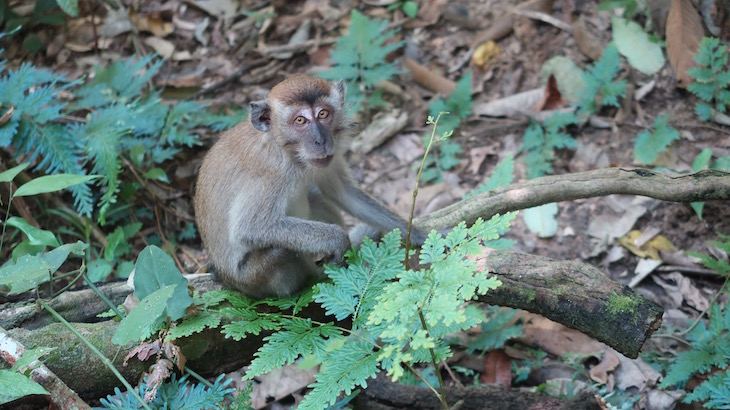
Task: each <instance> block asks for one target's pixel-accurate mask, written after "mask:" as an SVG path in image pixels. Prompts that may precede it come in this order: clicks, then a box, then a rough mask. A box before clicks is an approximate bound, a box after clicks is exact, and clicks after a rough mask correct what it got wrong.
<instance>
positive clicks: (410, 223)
mask: <svg viewBox="0 0 730 410" xmlns="http://www.w3.org/2000/svg"><path fill="white" fill-rule="evenodd" d="M442 114H449V113H448V112H446V111H441V112H439V114H438V115H437V116H436V120H435V121H433V122H432V123H431V124H433V129H432V130H431V138H429V140H428V145H427V146H426V152H424V153H423V158H422V159H421V166H420V167H418V175H417V176H416V186H415V187H414V188H413V201H412V202H411V213H410V215H408V233H407V234H406V259H405V267H406V271H407V270H408V269H410V266H409V265H410V264H409V261H408V255H409V254H410V252H411V229H412V228H413V214H414V213H415V211H416V197H417V196H418V184H419V183H420V182H421V174H422V173H423V168H424V166H425V165H426V158H427V157H428V152H429V151H430V150H431V146H432V145H433V140H434V137H435V136H436V128H437V127H438V123H439V119H441V115H442ZM429 118H433V117H429Z"/></svg>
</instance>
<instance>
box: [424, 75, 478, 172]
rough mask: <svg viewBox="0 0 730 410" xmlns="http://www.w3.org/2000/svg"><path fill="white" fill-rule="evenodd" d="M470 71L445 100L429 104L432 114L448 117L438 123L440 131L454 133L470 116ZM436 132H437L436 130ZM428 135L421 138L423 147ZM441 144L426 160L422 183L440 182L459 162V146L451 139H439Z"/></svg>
mask: <svg viewBox="0 0 730 410" xmlns="http://www.w3.org/2000/svg"><path fill="white" fill-rule="evenodd" d="M471 105H472V101H471V71H468V72H467V73H466V74H465V75H464V77H462V78H461V80H459V82H458V83H456V88H455V89H454V91H453V92H452V93H451V95H449V97H448V98H447V99H446V100H442V99H440V98H437V99H435V100H433V101H432V102H431V104H429V110H430V111H431V112H432V113H439V112H447V113H449V114H450V115H447V116H444V117H443V119H442V120H441V121H440V122H441V123H440V127H441V128H442V129H446V130H451V131H455V130H456V129H457V128H459V125H460V123H461V121H463V120H464V119H466V117H468V116H469V114H471ZM437 132H438V130H437ZM429 138H430V134H424V135H423V136H422V137H421V140H422V141H423V145H424V146H425V145H427V144H428V142H429ZM440 142H441V144H439V145H438V146H436V147H434V149H435V155H432V156H429V157H427V158H426V163H425V166H424V170H423V174H422V175H421V180H422V181H423V182H426V183H428V182H440V181H441V180H442V176H443V173H444V172H445V171H448V170H450V169H453V168H454V167H456V166H457V165H459V163H460V162H461V160H460V159H459V157H458V155H459V154H461V153H462V152H463V150H462V148H461V146H460V145H459V144H457V143H456V142H454V141H453V140H451V139H446V138H441V139H440Z"/></svg>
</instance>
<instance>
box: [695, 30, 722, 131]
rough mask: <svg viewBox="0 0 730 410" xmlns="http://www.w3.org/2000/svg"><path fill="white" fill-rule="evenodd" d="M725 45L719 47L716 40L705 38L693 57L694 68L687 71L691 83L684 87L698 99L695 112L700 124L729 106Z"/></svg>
mask: <svg viewBox="0 0 730 410" xmlns="http://www.w3.org/2000/svg"><path fill="white" fill-rule="evenodd" d="M727 59H728V54H727V46H725V45H724V44H723V45H720V40H718V39H716V38H712V37H705V38H703V39H702V41H700V47H699V49H698V51H697V55H696V56H695V61H696V62H697V65H698V66H697V67H694V68H691V69H689V70H687V74H689V76H690V77H692V79H694V82H692V84H690V85H689V86H688V87H687V90H689V91H690V92H691V93H692V94H694V95H696V96H697V97H699V98H700V100H702V101H699V102H697V105H696V106H695V112H696V113H697V116H699V117H700V119H701V120H702V121H707V120H710V119H711V118H713V116H714V112H715V111H719V112H721V113H724V112H725V111H726V109H727V105H728V104H730V90H728V86H730V71H728V70H727V69H726V66H727Z"/></svg>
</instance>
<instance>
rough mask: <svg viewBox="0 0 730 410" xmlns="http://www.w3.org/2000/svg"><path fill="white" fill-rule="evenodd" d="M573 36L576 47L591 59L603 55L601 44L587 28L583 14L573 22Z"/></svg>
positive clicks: (596, 58) (594, 59) (595, 59)
mask: <svg viewBox="0 0 730 410" xmlns="http://www.w3.org/2000/svg"><path fill="white" fill-rule="evenodd" d="M573 38H575V42H576V44H578V49H580V51H581V52H582V53H583V54H585V55H586V56H588V58H590V59H591V60H593V61H597V60H600V59H601V56H602V55H603V49H604V47H603V44H601V41H600V40H599V39H598V37H596V36H594V35H593V33H591V32H590V31H589V30H588V27H587V26H586V22H585V18H584V17H583V15H581V16H580V17H578V19H577V20H576V21H574V22H573Z"/></svg>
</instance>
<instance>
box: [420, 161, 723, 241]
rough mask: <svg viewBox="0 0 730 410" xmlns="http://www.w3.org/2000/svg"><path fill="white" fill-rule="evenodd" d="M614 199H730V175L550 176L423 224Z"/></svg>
mask: <svg viewBox="0 0 730 410" xmlns="http://www.w3.org/2000/svg"><path fill="white" fill-rule="evenodd" d="M613 194H627V195H641V196H648V197H650V198H655V199H661V200H663V201H669V202H696V201H711V200H727V199H729V198H730V173H727V172H722V171H716V170H704V171H699V172H696V173H694V174H687V175H677V176H671V175H665V174H660V173H658V172H656V171H650V170H648V169H642V168H606V169H597V170H594V171H586V172H575V173H572V174H565V175H550V176H545V177H541V178H535V179H531V180H529V181H525V182H520V183H516V184H511V185H507V186H503V187H500V188H497V189H493V190H491V191H488V192H484V193H481V194H479V195H477V196H475V197H472V198H469V199H466V200H463V201H460V202H458V203H456V204H453V205H450V206H447V207H445V208H442V209H439V210H438V211H436V212H433V213H431V214H429V215H427V216H424V217H423V218H421V220H420V221H419V222H420V223H422V224H423V225H424V226H426V227H428V228H436V229H440V228H443V227H447V226H454V225H456V224H457V223H459V222H461V221H466V223H467V224H471V223H473V222H474V221H475V220H476V219H477V218H479V217H481V218H483V219H488V218H490V217H492V216H493V215H496V214H504V213H505V212H509V211H516V210H518V209H526V208H532V207H535V206H538V205H543V204H549V203H551V202H560V201H571V200H574V199H582V198H593V197H596V196H605V195H613Z"/></svg>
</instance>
